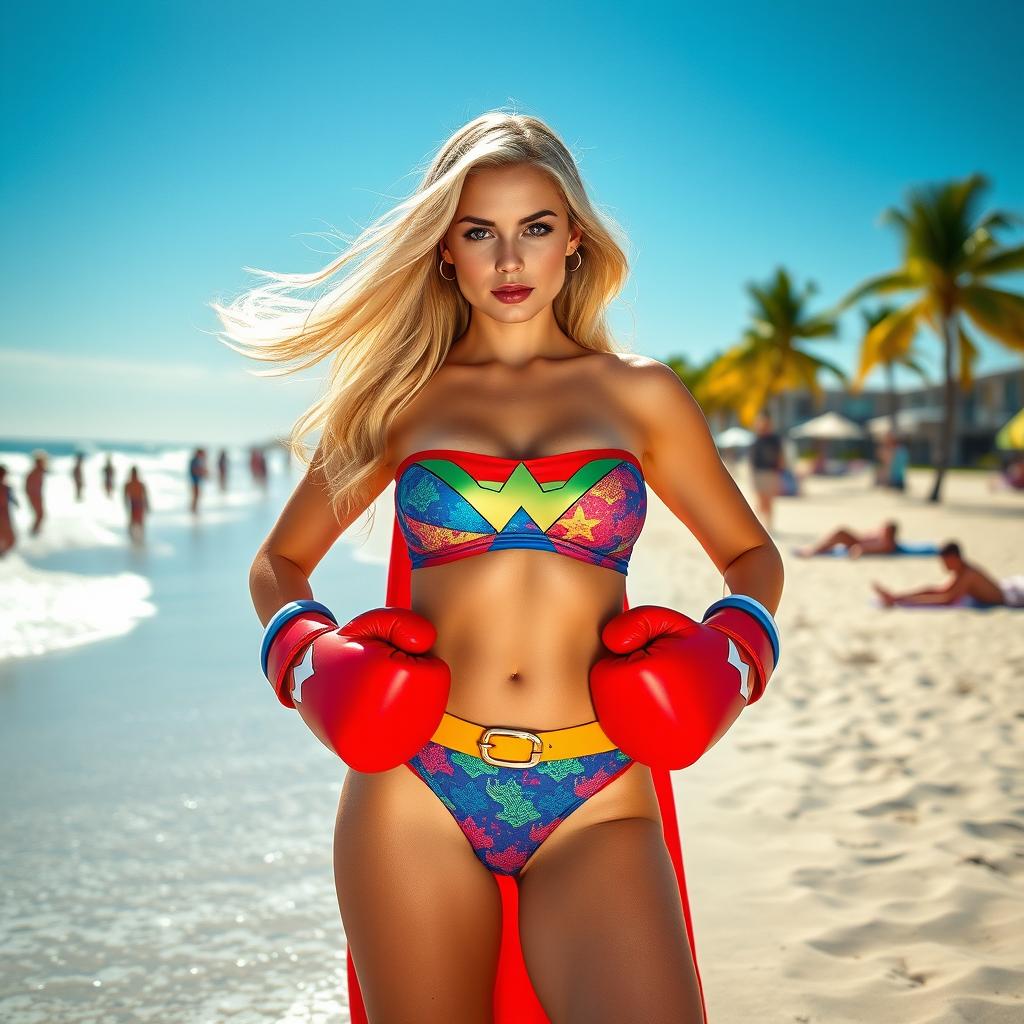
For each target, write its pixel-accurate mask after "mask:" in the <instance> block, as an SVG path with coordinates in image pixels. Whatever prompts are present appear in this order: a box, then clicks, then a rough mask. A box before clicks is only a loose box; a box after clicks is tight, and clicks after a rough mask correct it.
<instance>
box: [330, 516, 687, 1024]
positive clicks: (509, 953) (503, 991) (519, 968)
mask: <svg viewBox="0 0 1024 1024" xmlns="http://www.w3.org/2000/svg"><path fill="white" fill-rule="evenodd" d="M411 573H412V563H411V562H410V561H409V551H408V549H407V548H406V546H405V538H404V537H403V536H402V532H401V530H400V528H399V526H398V519H397V517H395V518H394V521H393V523H392V532H391V557H390V561H389V562H388V586H387V597H386V599H385V604H387V605H388V606H390V607H392V608H409V607H410V606H411V601H410V579H411ZM628 607H629V600H628V598H626V596H625V595H623V600H622V610H623V611H625V610H626V609H627V608H628ZM651 774H652V775H653V777H654V788H655V790H656V791H657V794H658V805H659V807H660V808H661V818H662V823H663V825H664V830H665V845H666V846H667V847H668V852H669V856H670V858H671V860H672V866H673V867H674V868H675V872H676V879H677V881H678V882H679V896H680V899H681V900H682V905H683V917H684V918H685V920H686V934H687V937H688V938H689V940H690V953H691V954H692V956H693V963H694V968H695V969H696V966H697V947H696V946H695V945H694V941H693V922H692V921H691V919H690V903H689V900H688V899H687V895H686V877H685V876H684V874H683V851H682V847H681V846H680V842H679V823H678V821H677V819H676V805H675V800H674V798H673V795H672V779H671V776H670V774H669V773H668V772H667V771H664V770H658V769H654V768H652V769H651ZM494 880H495V881H496V882H497V883H498V888H499V889H500V891H501V910H502V928H501V951H500V953H499V958H498V974H497V979H496V981H495V985H494V1024H551V1022H550V1020H549V1018H548V1016H547V1014H545V1012H544V1009H543V1008H542V1007H541V1005H540V1000H539V999H538V998H537V994H536V993H535V992H534V991H533V985H531V984H530V977H529V975H528V974H527V973H526V964H525V962H524V960H523V951H522V947H521V946H520V944H519V888H518V883H517V882H516V880H515V878H514V877H512V876H511V875H495V876H494ZM347 959H348V1002H349V1008H350V1011H351V1014H352V1024H370V1022H369V1018H368V1017H367V1016H366V1008H365V1007H364V1005H363V996H362V993H361V992H360V991H359V981H358V979H357V978H356V970H355V964H354V963H353V962H352V952H351V950H349V951H348V953H347ZM697 984H698V986H700V993H701V1004H702V1006H703V1008H704V1017H705V1020H706V1019H707V1006H706V1005H705V1004H704V986H703V984H702V983H701V980H700V972H699V971H698V972H697Z"/></svg>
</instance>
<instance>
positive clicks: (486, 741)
mask: <svg viewBox="0 0 1024 1024" xmlns="http://www.w3.org/2000/svg"><path fill="white" fill-rule="evenodd" d="M492 736H511V737H512V738H514V739H521V740H530V741H531V744H532V747H533V750H532V752H531V754H530V760H529V761H503V760H502V759H501V758H500V757H492V756H491V755H490V753H489V752H488V751H489V750H490V749H491V747H493V746H495V745H496V744H494V743H491V742H490V740H491V737H492ZM477 746H478V747H479V748H480V756H481V757H482V758H483V759H484V760H485V761H486V762H487V763H488V764H493V765H495V766H497V767H498V768H532V767H533V766H534V765H535V764H537V763H538V762H539V761H540V755H541V753H542V752H543V750H544V744H543V743H542V742H541V738H540V737H539V736H538V735H537V734H536V733H535V732H527V731H526V730H525V729H500V728H494V729H488V730H487V731H486V732H485V733H484V734H483V736H481V737H480V739H479V740H477Z"/></svg>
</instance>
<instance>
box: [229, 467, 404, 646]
mask: <svg viewBox="0 0 1024 1024" xmlns="http://www.w3.org/2000/svg"><path fill="white" fill-rule="evenodd" d="M314 461H315V460H314ZM393 473H394V469H393V467H392V466H391V465H390V464H389V462H388V460H387V459H382V460H380V464H379V465H378V467H377V469H376V470H375V472H374V473H373V475H372V476H371V477H368V478H367V481H366V482H364V485H363V487H362V488H361V490H360V493H359V494H358V495H357V496H356V499H357V500H356V501H355V503H354V505H353V508H354V510H355V511H353V512H352V513H350V515H349V516H348V517H347V518H345V519H342V520H339V519H338V517H337V516H336V515H335V513H334V510H333V509H332V507H331V502H330V496H329V492H328V488H327V485H326V483H325V481H324V478H323V475H322V471H320V470H318V469H317V470H315V469H313V468H312V466H310V467H307V470H306V473H305V475H304V476H303V478H302V480H300V481H299V483H298V485H297V486H296V488H295V490H294V491H293V492H292V495H291V497H290V498H289V499H288V502H287V503H286V504H285V507H284V509H283V510H282V512H281V515H280V516H279V517H278V520H277V522H276V523H275V524H274V526H273V528H272V529H271V531H270V533H269V534H268V535H267V538H266V540H264V542H263V543H262V544H261V545H260V548H259V550H258V551H257V553H256V557H255V558H254V559H253V563H252V566H251V568H250V570H249V592H250V594H251V595H252V602H253V605H254V606H255V608H256V614H257V615H258V616H259V618H260V622H262V623H263V625H264V626H265V625H266V624H267V623H268V622H269V621H270V619H271V618H272V617H273V615H274V613H275V612H276V611H277V610H278V609H279V608H281V607H283V606H284V605H286V604H288V603H289V602H290V601H298V600H301V599H306V600H308V599H310V598H312V596H313V592H312V590H311V588H310V585H309V577H310V575H311V574H312V572H313V570H314V569H315V568H316V566H317V565H318V564H319V563H320V560H321V559H322V558H323V557H324V555H325V554H327V552H328V551H329V550H330V548H331V546H332V545H333V544H334V542H335V541H336V540H337V539H338V537H340V536H341V534H342V533H344V532H345V530H347V529H348V527H349V526H351V525H352V523H353V522H355V520H356V519H357V518H358V517H359V516H360V515H362V513H363V512H364V511H365V510H366V509H367V508H368V507H369V505H370V504H371V503H372V502H373V501H374V500H376V498H377V497H378V495H380V494H381V492H382V491H383V490H384V488H385V487H387V485H388V484H389V483H390V481H391V479H392V476H393Z"/></svg>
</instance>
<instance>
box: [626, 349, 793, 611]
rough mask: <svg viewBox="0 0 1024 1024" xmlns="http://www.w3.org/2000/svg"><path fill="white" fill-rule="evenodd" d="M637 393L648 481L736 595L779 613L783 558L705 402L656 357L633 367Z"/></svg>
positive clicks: (632, 394)
mask: <svg viewBox="0 0 1024 1024" xmlns="http://www.w3.org/2000/svg"><path fill="white" fill-rule="evenodd" d="M628 374H631V375H633V382H634V383H633V384H632V386H629V387H628V390H629V398H630V401H631V402H632V403H633V406H634V408H635V409H636V414H637V416H638V418H639V420H640V422H641V423H642V425H643V428H644V433H645V444H644V453H643V470H644V476H645V477H646V479H647V484H648V486H649V487H650V488H651V490H652V491H654V493H655V494H657V495H658V497H659V498H660V499H661V500H662V501H663V502H664V503H665V505H666V506H667V507H668V509H669V510H670V511H671V512H672V513H673V514H674V515H675V516H676V517H677V518H678V519H679V520H681V521H682V522H683V523H684V524H685V525H686V526H687V528H688V529H689V530H690V532H691V533H692V534H693V535H694V537H696V538H697V541H698V542H699V543H700V545H701V547H703V548H704V550H705V551H706V552H707V554H708V557H709V558H710V559H711V560H712V561H713V562H714V563H715V565H716V566H717V567H718V569H719V571H720V572H721V573H722V575H723V576H724V577H725V582H726V584H727V585H728V587H729V590H730V591H731V592H732V593H734V594H747V595H749V596H750V597H753V598H755V599H756V600H758V601H760V602H761V604H763V605H764V606H765V607H766V608H767V609H768V610H769V611H770V612H771V613H772V614H773V615H774V614H775V610H776V608H778V605H779V600H780V598H781V596H782V586H783V578H784V572H783V567H782V556H781V555H780V554H779V551H778V548H776V546H775V544H774V542H773V541H772V539H771V537H770V536H769V535H768V533H767V531H766V530H765V529H764V527H763V526H762V525H761V522H760V520H759V519H758V518H757V516H756V515H755V514H754V512H753V510H752V509H751V508H750V506H749V505H748V504H747V502H746V499H745V498H744V497H743V495H742V494H741V493H740V490H739V488H738V487H737V486H736V482H735V481H734V480H733V478H732V476H731V475H730V473H729V471H728V470H727V469H726V468H725V465H724V464H723V463H722V459H721V457H720V456H719V454H718V448H717V447H716V446H715V442H714V439H713V438H712V436H711V431H710V430H709V429H708V424H707V420H705V418H704V414H703V412H702V411H701V408H700V406H699V405H698V404H697V402H696V401H695V400H694V398H693V396H692V395H691V394H690V392H689V391H688V390H687V388H686V385H684V384H683V382H682V381H681V380H680V379H679V377H678V376H676V374H675V372H674V371H673V370H672V369H671V368H670V367H668V366H666V365H665V364H664V363H661V362H658V361H657V360H654V359H652V360H649V361H646V362H644V363H641V364H639V365H633V366H631V367H629V369H628Z"/></svg>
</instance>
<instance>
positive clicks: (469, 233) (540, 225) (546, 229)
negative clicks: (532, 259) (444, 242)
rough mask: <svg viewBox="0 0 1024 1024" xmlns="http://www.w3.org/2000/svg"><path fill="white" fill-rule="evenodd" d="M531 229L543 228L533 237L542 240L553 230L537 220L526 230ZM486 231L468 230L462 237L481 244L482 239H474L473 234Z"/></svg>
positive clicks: (480, 229) (548, 225) (478, 229)
mask: <svg viewBox="0 0 1024 1024" xmlns="http://www.w3.org/2000/svg"><path fill="white" fill-rule="evenodd" d="M531 228H543V229H544V230H543V231H541V232H540V233H538V234H535V235H534V236H533V237H534V238H543V237H544V236H545V235H548V234H550V233H551V232H552V231H554V230H555V229H554V228H553V227H552V226H551V225H550V224H544V223H543V222H542V221H539V220H538V221H534V222H533V223H532V224H530V225H529V226H528V227H527V229H526V230H527V231H529V230H530V229H531ZM486 230H487V228H470V229H469V230H468V231H467V232H466V233H465V234H464V235H463V236H462V237H463V238H468V239H469V240H470V241H471V242H482V241H483V239H482V238H474V237H473V233H474V232H475V231H486Z"/></svg>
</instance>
